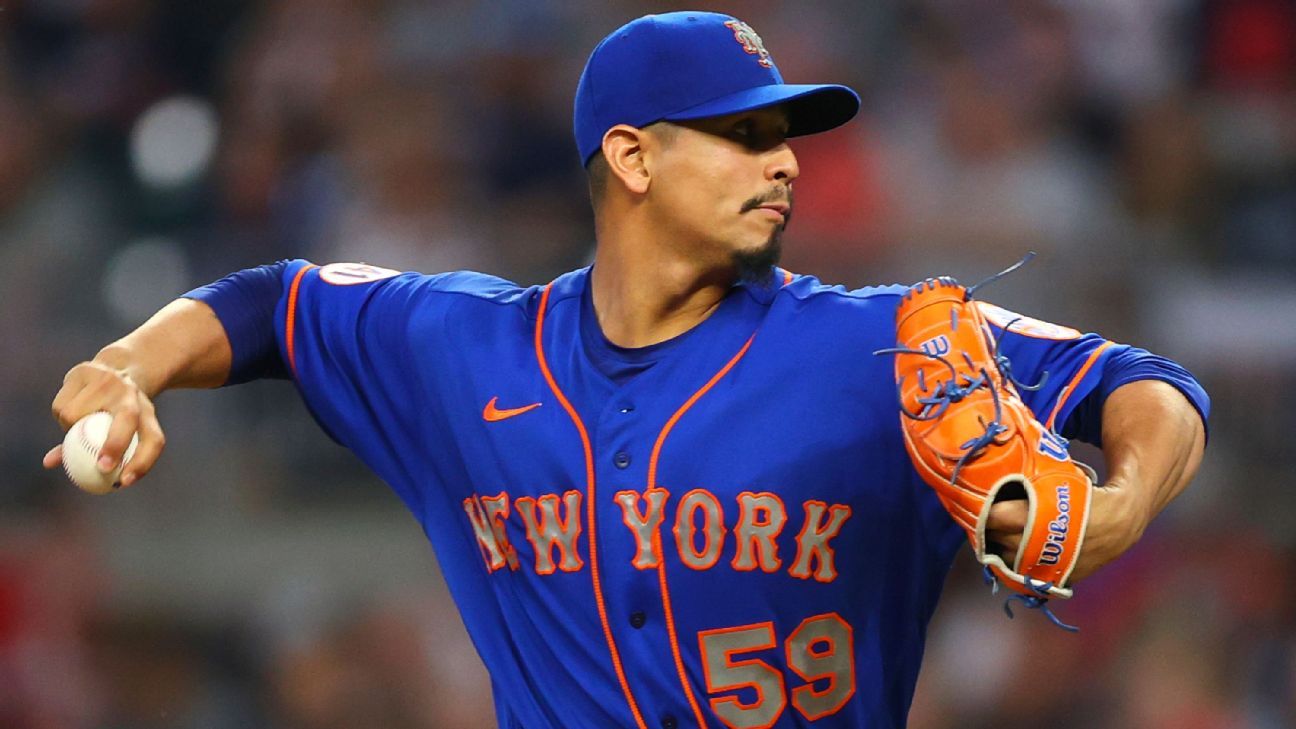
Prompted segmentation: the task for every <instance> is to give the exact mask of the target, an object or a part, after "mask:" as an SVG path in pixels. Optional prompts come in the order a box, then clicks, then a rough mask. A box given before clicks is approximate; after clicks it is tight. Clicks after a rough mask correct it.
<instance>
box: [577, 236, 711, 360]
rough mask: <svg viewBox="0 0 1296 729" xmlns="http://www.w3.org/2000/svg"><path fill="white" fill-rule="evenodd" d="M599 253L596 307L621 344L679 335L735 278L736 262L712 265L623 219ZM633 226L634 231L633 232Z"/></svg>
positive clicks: (601, 241) (606, 330)
mask: <svg viewBox="0 0 1296 729" xmlns="http://www.w3.org/2000/svg"><path fill="white" fill-rule="evenodd" d="M599 227H600V230H599V231H598V232H599V236H598V239H599V243H598V248H597V250H596V251H595V253H594V272H593V279H592V282H591V284H590V285H591V286H592V288H593V298H594V311H595V313H596V314H597V316H598V323H599V327H600V328H601V329H602V330H603V336H605V337H607V338H608V340H609V341H611V342H612V343H613V344H616V345H618V346H621V347H646V346H648V345H650V344H656V343H658V342H664V341H666V340H667V339H670V338H672V337H676V336H679V335H680V334H683V333H684V332H687V331H688V330H690V329H692V328H693V327H695V326H697V325H698V324H700V323H702V321H703V320H705V319H706V318H707V317H708V316H710V315H711V314H712V312H714V311H715V310H716V308H717V307H719V306H720V302H721V301H722V300H723V299H724V297H725V296H726V295H727V294H728V292H729V289H730V287H731V286H732V285H733V282H734V272H733V270H732V269H731V268H723V269H721V270H716V269H708V268H706V267H705V266H703V265H702V264H700V263H699V262H697V261H696V260H687V259H685V258H684V257H682V256H680V255H679V254H676V253H674V252H673V247H672V246H667V245H663V244H662V242H661V241H658V240H653V239H652V236H651V235H648V234H635V232H634V231H643V230H646V229H648V226H638V225H624V224H622V225H619V226H617V230H616V234H609V235H604V233H605V232H607V233H612V231H604V230H602V229H601V228H602V226H599ZM627 231H630V232H629V233H628V234H627Z"/></svg>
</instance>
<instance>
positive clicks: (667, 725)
mask: <svg viewBox="0 0 1296 729" xmlns="http://www.w3.org/2000/svg"><path fill="white" fill-rule="evenodd" d="M678 726H679V722H678V721H675V717H674V716H672V715H671V714H667V715H666V716H663V717H662V729H676V727H678Z"/></svg>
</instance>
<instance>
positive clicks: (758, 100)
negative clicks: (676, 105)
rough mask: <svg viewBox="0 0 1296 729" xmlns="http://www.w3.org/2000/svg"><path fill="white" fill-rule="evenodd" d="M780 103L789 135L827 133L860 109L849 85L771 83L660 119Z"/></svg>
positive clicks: (683, 118)
mask: <svg viewBox="0 0 1296 729" xmlns="http://www.w3.org/2000/svg"><path fill="white" fill-rule="evenodd" d="M779 105H783V106H785V108H786V109H787V111H788V136H789V137H800V136H804V135H806V134H817V133H819V132H826V131H828V130H829V129H833V128H835V127H839V126H841V125H842V124H845V123H846V122H848V121H850V120H851V119H853V118H854V117H855V114H857V113H858V112H859V108H860V98H859V95H858V94H856V93H855V91H854V90H852V89H851V88H849V87H847V86H840V85H838V84H774V85H771V86H757V87H756V88H753V89H744V90H743V91H739V92H738V93H736V94H730V95H728V96H722V97H720V98H718V99H712V100H710V101H707V102H703V103H701V104H698V105H697V106H691V107H689V108H687V109H682V110H680V111H677V112H674V113H671V114H667V115H666V116H664V117H662V118H663V119H664V120H666V121H688V120H690V119H705V118H707V117H713V116H724V115H726V114H737V113H739V112H743V111H751V110H752V109H764V108H766V107H769V106H779Z"/></svg>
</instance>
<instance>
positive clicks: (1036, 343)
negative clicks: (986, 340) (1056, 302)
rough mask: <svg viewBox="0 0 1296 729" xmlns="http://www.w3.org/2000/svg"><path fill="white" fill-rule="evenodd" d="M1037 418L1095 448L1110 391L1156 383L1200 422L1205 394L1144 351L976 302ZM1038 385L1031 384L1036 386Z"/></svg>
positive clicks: (1188, 376) (1181, 370)
mask: <svg viewBox="0 0 1296 729" xmlns="http://www.w3.org/2000/svg"><path fill="white" fill-rule="evenodd" d="M978 306H979V307H980V308H981V311H982V313H984V314H985V315H986V319H987V321H988V322H989V323H990V327H991V330H992V333H993V334H994V336H995V337H996V339H997V340H998V341H999V351H1000V353H1001V354H1003V355H1005V356H1006V357H1007V358H1008V361H1009V362H1010V367H1011V373H1012V375H1013V377H1014V379H1016V380H1017V381H1018V383H1019V385H1021V386H1019V387H1018V392H1019V393H1020V394H1021V396H1022V399H1023V400H1024V401H1025V402H1026V404H1027V406H1029V407H1030V408H1031V411H1032V412H1034V413H1035V416H1036V418H1038V419H1039V420H1040V421H1041V422H1043V423H1044V424H1045V425H1047V426H1048V427H1050V428H1052V429H1053V430H1054V431H1056V432H1058V433H1060V434H1061V435H1063V436H1064V437H1067V438H1077V439H1079V440H1083V441H1085V442H1087V443H1092V444H1094V445H1098V446H1101V445H1102V405H1103V403H1104V402H1105V401H1106V399H1107V396H1108V395H1110V394H1111V393H1112V392H1113V391H1114V390H1115V389H1116V388H1118V387H1120V386H1121V385H1124V384H1127V383H1129V382H1134V381H1136V380H1145V379H1155V380H1161V381H1163V382H1168V383H1170V384H1171V385H1173V386H1174V387H1175V388H1177V389H1178V390H1179V391H1180V392H1181V393H1183V395H1184V397H1185V398H1187V400H1188V401H1189V403H1191V404H1192V406H1193V407H1194V408H1195V409H1196V410H1197V412H1198V414H1199V415H1200V416H1201V418H1202V422H1203V423H1205V422H1206V419H1207V415H1208V414H1209V412H1210V399H1209V397H1208V396H1207V395H1206V391H1205V389H1204V388H1202V386H1201V384H1200V383H1198V382H1197V380H1196V378H1194V377H1193V376H1192V374H1191V373H1189V372H1188V370H1186V369H1184V368H1183V367H1181V366H1180V365H1178V364H1177V363H1175V362H1173V361H1171V360H1168V359H1166V358H1164V357H1160V356H1158V355H1155V354H1152V353H1151V352H1148V351H1147V350H1144V349H1139V348H1137V347H1131V346H1129V345H1125V344H1117V343H1115V342H1112V341H1110V340H1107V339H1104V338H1103V337H1101V336H1099V335H1097V334H1081V333H1080V332H1079V331H1077V330H1075V329H1070V328H1068V327H1063V326H1058V325H1056V324H1050V323H1048V322H1043V321H1040V320H1038V319H1032V318H1030V317H1025V316H1022V315H1020V314H1015V313H1013V312H1010V311H1007V310H1006V309H1001V308H999V307H997V306H994V305H992V304H987V303H985V302H978ZM1036 385H1038V387H1036Z"/></svg>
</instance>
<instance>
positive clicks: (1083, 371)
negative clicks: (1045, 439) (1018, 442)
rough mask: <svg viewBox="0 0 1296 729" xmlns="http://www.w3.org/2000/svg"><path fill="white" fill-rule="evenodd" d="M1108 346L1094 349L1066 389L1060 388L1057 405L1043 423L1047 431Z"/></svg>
mask: <svg viewBox="0 0 1296 729" xmlns="http://www.w3.org/2000/svg"><path fill="white" fill-rule="evenodd" d="M1110 346H1112V342H1103V343H1102V346H1100V347H1098V349H1095V350H1094V353H1093V354H1091V355H1089V359H1087V360H1085V363H1084V366H1083V367H1081V368H1080V371H1079V372H1077V373H1076V374H1075V377H1072V378H1071V381H1070V382H1068V383H1067V384H1066V387H1064V388H1062V391H1061V392H1060V393H1058V401H1057V405H1054V406H1053V412H1051V413H1049V416H1048V421H1046V422H1045V423H1044V427H1046V428H1048V429H1049V430H1054V428H1053V420H1054V419H1055V418H1057V416H1058V413H1060V412H1062V406H1063V405H1065V404H1066V401H1067V398H1069V397H1071V393H1072V392H1074V391H1075V386H1076V385H1078V384H1080V381H1081V380H1083V379H1084V376H1085V375H1087V374H1089V369H1090V368H1091V367H1093V365H1094V362H1097V361H1098V355H1100V354H1102V353H1103V352H1105V351H1106V350H1107V348H1108V347H1110Z"/></svg>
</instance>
